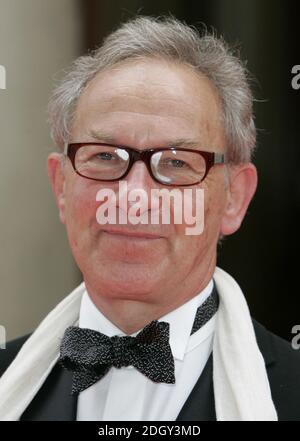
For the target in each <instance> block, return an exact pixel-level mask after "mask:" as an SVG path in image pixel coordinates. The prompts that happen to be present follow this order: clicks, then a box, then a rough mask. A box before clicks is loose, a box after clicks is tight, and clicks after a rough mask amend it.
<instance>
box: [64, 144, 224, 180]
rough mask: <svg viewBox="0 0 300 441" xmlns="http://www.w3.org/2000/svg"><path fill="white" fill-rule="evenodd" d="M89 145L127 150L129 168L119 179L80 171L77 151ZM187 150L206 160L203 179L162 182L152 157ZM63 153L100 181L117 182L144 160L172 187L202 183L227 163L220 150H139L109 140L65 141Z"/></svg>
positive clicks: (87, 177)
mask: <svg viewBox="0 0 300 441" xmlns="http://www.w3.org/2000/svg"><path fill="white" fill-rule="evenodd" d="M87 145H98V146H109V147H117V148H120V149H123V150H125V151H126V152H127V153H128V154H129V163H128V168H127V170H126V171H125V172H124V173H123V175H122V176H120V177H119V178H117V179H97V178H91V177H89V176H85V175H83V174H82V173H80V172H79V171H78V170H77V169H76V165H75V157H76V153H77V151H78V150H79V149H80V148H82V147H84V146H87ZM166 150H169V151H174V150H175V151H185V152H192V153H197V154H199V155H201V156H202V157H203V158H204V160H205V165H206V170H205V173H204V175H203V177H202V179H200V180H199V181H197V182H194V183H193V184H167V183H165V182H161V181H159V180H158V179H157V178H156V177H155V176H154V174H153V172H152V169H151V163H150V161H151V157H152V155H153V154H154V153H157V152H160V151H166ZM63 154H64V155H65V156H66V157H68V158H69V159H70V161H71V163H72V166H73V169H74V170H75V172H76V173H77V174H78V175H79V176H81V177H83V178H86V179H91V180H93V181H99V182H116V181H119V180H120V179H122V178H125V177H126V176H127V175H128V173H129V172H130V170H131V168H132V166H133V164H134V163H135V162H136V161H143V162H144V164H145V165H146V167H147V170H148V172H149V174H150V176H151V178H152V179H153V180H154V181H156V182H158V183H159V184H162V185H168V186H172V187H190V186H192V185H195V184H200V182H202V181H204V179H205V178H206V176H207V174H208V172H209V171H210V169H211V168H212V167H213V166H214V165H216V164H224V163H225V154H224V153H218V152H207V151H203V150H195V149H186V148H180V147H179V148H178V147H161V148H156V149H146V150H138V149H134V148H132V147H127V146H119V145H115V144H109V143H107V142H103V143H102V142H72V143H65V144H64V152H63Z"/></svg>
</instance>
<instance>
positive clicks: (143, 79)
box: [75, 61, 222, 131]
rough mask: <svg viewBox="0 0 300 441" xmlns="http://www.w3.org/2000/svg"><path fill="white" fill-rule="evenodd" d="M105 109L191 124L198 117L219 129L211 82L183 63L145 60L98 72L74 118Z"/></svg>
mask: <svg viewBox="0 0 300 441" xmlns="http://www.w3.org/2000/svg"><path fill="white" fill-rule="evenodd" d="M108 112H111V113H117V112H120V117H122V112H126V113H128V114H129V113H139V114H141V115H142V114H145V115H148V114H151V115H155V114H157V115H158V116H159V115H162V116H170V117H173V116H174V117H179V118H182V119H183V120H186V121H187V120H190V122H191V123H192V125H194V124H195V123H196V121H198V124H199V126H202V128H203V126H205V128H206V129H209V128H212V129H213V130H214V131H215V130H216V128H220V127H221V129H222V118H221V105H220V100H219V97H218V94H217V92H216V90H215V87H214V85H213V84H212V83H211V81H210V80H208V79H207V78H206V77H205V76H200V75H199V74H197V73H195V72H194V71H192V70H191V69H190V68H188V67H184V66H176V65H174V66H173V65H172V66H166V65H164V64H161V63H160V64H159V65H157V64H155V63H154V65H153V63H152V62H151V63H149V61H148V63H147V66H146V64H145V63H142V64H141V65H135V64H134V65H129V66H128V65H125V66H124V65H123V66H118V68H115V69H112V68H111V69H108V70H106V71H103V72H100V73H99V74H98V75H96V77H95V78H94V79H93V80H91V82H90V83H89V84H88V85H87V87H86V89H85V90H84V91H83V93H82V95H81V96H80V98H79V101H78V105H77V112H76V114H77V116H78V119H77V118H76V115H75V119H77V121H78V122H79V120H81V122H83V121H84V122H85V124H86V123H88V119H89V118H92V117H95V115H97V114H102V115H103V114H105V113H108ZM79 114H81V115H79ZM123 115H124V116H125V114H123ZM107 116H108V115H107ZM108 117H109V116H108ZM220 123H221V124H220Z"/></svg>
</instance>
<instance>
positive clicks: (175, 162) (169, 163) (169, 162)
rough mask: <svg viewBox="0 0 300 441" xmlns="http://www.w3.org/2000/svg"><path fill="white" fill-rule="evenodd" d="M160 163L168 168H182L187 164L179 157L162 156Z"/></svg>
mask: <svg viewBox="0 0 300 441" xmlns="http://www.w3.org/2000/svg"><path fill="white" fill-rule="evenodd" d="M161 165H164V166H166V167H170V168H183V167H186V166H188V164H187V163H186V162H185V161H182V160H181V159H175V158H164V159H162V160H161Z"/></svg>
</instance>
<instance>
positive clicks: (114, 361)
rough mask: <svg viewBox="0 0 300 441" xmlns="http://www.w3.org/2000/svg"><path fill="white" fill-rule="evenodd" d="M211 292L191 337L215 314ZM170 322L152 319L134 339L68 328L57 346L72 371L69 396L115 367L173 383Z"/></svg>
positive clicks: (215, 303)
mask: <svg viewBox="0 0 300 441" xmlns="http://www.w3.org/2000/svg"><path fill="white" fill-rule="evenodd" d="M217 309H218V294H217V291H216V289H215V286H214V289H213V291H212V293H211V295H210V296H209V297H208V298H207V299H206V301H205V302H204V303H203V304H202V305H201V306H199V308H198V309H197V312H196V316H195V320H194V324H193V327H192V331H191V334H193V333H194V332H196V331H197V330H198V329H200V328H201V326H203V325H204V324H205V323H206V322H207V321H208V320H209V319H210V318H211V317H212V316H213V315H214V314H215V312H216V311H217ZM169 326H170V325H169V323H167V322H159V321H157V320H153V321H152V322H151V323H149V324H148V325H147V326H145V327H144V329H142V331H140V332H139V333H138V334H137V335H136V337H132V336H121V337H119V336H117V335H115V336H113V337H108V336H107V335H105V334H102V333H101V332H98V331H94V330H92V329H87V328H79V327H77V326H69V327H68V328H67V329H66V331H65V334H64V336H63V339H62V342H61V346H60V357H59V360H58V361H59V363H60V364H61V366H63V367H64V368H65V369H68V370H70V371H73V384H72V394H76V393H79V392H81V391H83V390H85V389H86V388H88V387H90V386H92V385H93V384H95V383H96V382H97V381H98V380H100V379H101V378H102V377H104V375H105V374H106V373H107V372H108V371H109V369H110V368H111V367H112V366H114V367H116V368H121V367H122V366H134V367H135V368H136V369H137V370H139V371H140V372H141V373H142V374H144V375H146V376H147V377H148V378H149V379H150V380H152V381H154V382H156V383H160V382H163V383H168V384H174V383H175V366H174V358H173V355H172V351H171V347H170V345H169Z"/></svg>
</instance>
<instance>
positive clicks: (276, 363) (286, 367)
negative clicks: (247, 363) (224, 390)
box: [253, 319, 300, 421]
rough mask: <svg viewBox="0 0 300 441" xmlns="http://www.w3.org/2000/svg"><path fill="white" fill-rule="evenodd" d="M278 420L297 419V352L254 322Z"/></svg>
mask: <svg viewBox="0 0 300 441" xmlns="http://www.w3.org/2000/svg"><path fill="white" fill-rule="evenodd" d="M253 325H254V330H255V334H256V340H257V344H258V346H259V349H260V351H261V353H262V355H263V357H264V360H265V364H266V368H267V374H268V378H269V383H270V388H271V393H272V398H273V401H274V404H275V407H276V409H277V412H278V417H279V420H285V421H286V420H300V350H296V349H293V347H292V344H291V342H288V341H286V340H284V339H283V338H281V337H279V336H278V335H275V334H273V333H272V332H270V331H269V330H268V329H266V328H265V327H264V326H263V325H262V324H261V323H259V322H257V321H256V320H254V319H253Z"/></svg>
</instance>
